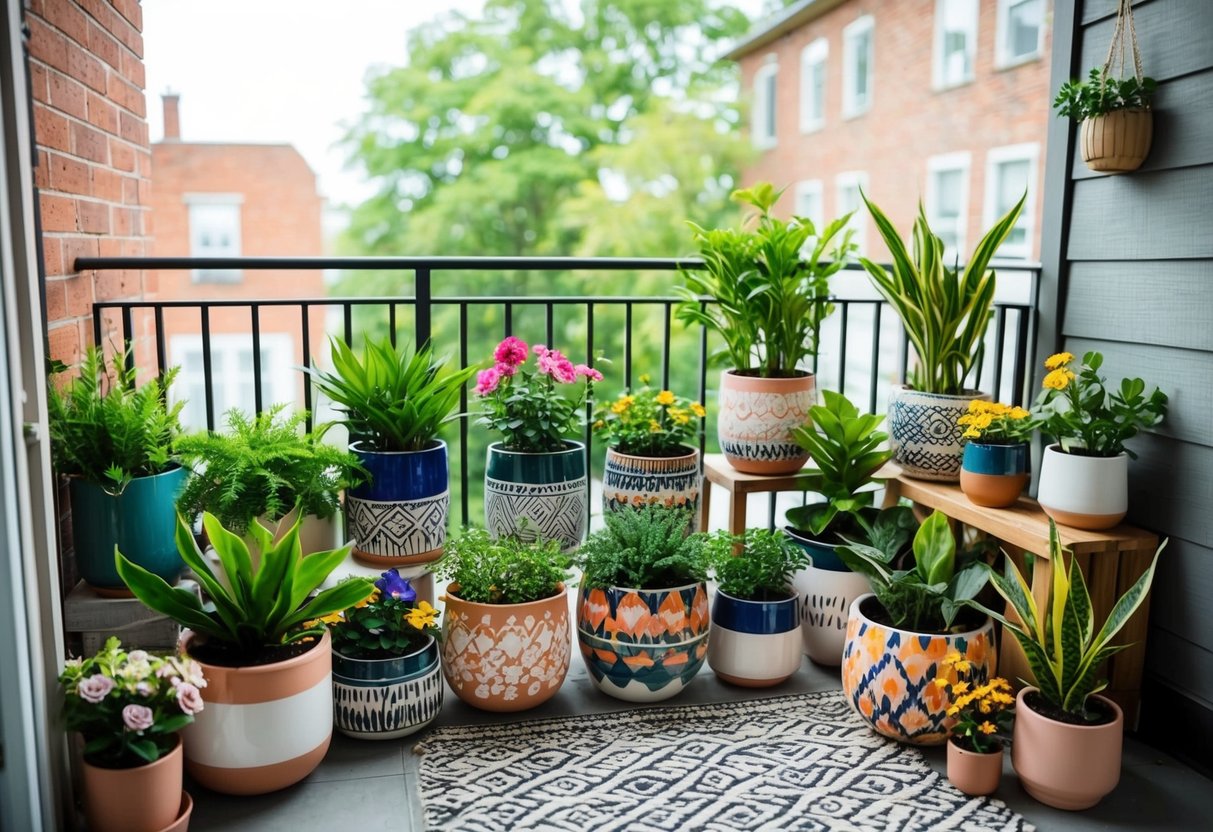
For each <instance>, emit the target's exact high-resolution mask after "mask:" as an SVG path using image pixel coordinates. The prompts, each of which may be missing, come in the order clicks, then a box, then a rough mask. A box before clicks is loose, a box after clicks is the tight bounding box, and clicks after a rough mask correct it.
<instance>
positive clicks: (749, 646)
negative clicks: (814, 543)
mask: <svg viewBox="0 0 1213 832" xmlns="http://www.w3.org/2000/svg"><path fill="white" fill-rule="evenodd" d="M739 543H740V544H741V552H740V553H734V547H735V546H736V545H737V544H739ZM704 556H705V558H706V560H707V563H708V564H709V568H710V570H711V573H712V577H713V579H714V580H715V581H716V595H715V597H714V598H713V599H712V637H711V638H710V639H709V640H708V665H709V666H710V667H711V668H712V670H713V672H715V674H716V675H717V676H719V677H720V678H721V679H723V680H724V681H726V682H730V683H732V684H734V685H741V686H743V687H749V688H766V687H771V686H773V685H778V684H779V683H781V682H783V681H786V680H787V679H788V678H789V677H791V676H792V674H794V673H795V672H796V671H797V670H799V669H800V662H801V655H802V653H801V636H800V610H799V609H798V608H799V602H800V597H799V595H798V594H797V593H796V592H795V591H794V590H793V589H792V573H793V572H795V571H796V570H797V569H799V568H801V567H803V566H804V565H805V564H806V563H808V559H809V557H808V555H806V554H805V552H804V550H803V549H801V548H800V547H798V546H796V545H795V544H794V543H792V542H791V541H790V540H788V538H787V536H786V535H784V534H781V533H779V532H777V531H768V530H766V529H749V530H747V531H746V533H745V534H744V535H741V536H740V537H735V536H734V535H732V534H729V533H728V532H717V533H716V534H713V535H710V536H709V537H708V539H707V542H706V545H705V547H704Z"/></svg>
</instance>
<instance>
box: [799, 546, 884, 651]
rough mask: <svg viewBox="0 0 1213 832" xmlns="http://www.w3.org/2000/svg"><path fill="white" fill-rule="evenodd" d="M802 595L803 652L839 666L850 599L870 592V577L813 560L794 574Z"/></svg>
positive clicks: (801, 630) (845, 637) (801, 629)
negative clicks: (820, 566)
mask: <svg viewBox="0 0 1213 832" xmlns="http://www.w3.org/2000/svg"><path fill="white" fill-rule="evenodd" d="M792 588H793V589H795V590H796V592H797V593H798V594H799V596H800V636H801V641H802V648H803V650H804V654H805V655H806V656H808V657H809V658H810V659H812V660H813V661H815V662H816V663H817V664H824V665H828V666H829V667H838V666H839V665H840V664H842V648H843V646H844V645H845V644H846V640H847V618H848V616H849V614H850V609H851V602H852V601H854V600H855V599H856V598H858V597H859V596H860V595H863V594H865V593H868V592H871V591H872V587H871V585H870V584H869V583H868V579H867V578H865V577H864V576H863V575H860V574H859V573H858V572H852V571H850V570H849V569H848V570H845V571H835V570H831V569H818V568H817V567H815V566H813V565H812V564H811V563H810V564H809V566H807V567H805V568H804V569H801V570H799V571H797V572H796V574H794V575H793V576H792Z"/></svg>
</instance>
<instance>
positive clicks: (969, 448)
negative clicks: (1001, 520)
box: [960, 442, 1028, 508]
mask: <svg viewBox="0 0 1213 832" xmlns="http://www.w3.org/2000/svg"><path fill="white" fill-rule="evenodd" d="M1027 483H1028V445H1027V443H1026V442H1025V443H1020V444H1018V445H986V444H983V443H980V442H970V443H968V444H967V445H965V449H964V459H963V460H962V463H961V468H960V490H961V491H963V492H964V493H965V496H966V497H968V498H969V501H970V502H972V503H975V504H976V505H979V506H988V507H991V508H1006V507H1007V506H1012V505H1014V504H1015V502H1016V501H1017V500H1018V499H1019V495H1020V494H1021V493H1022V492H1023V488H1024V486H1025V485H1027Z"/></svg>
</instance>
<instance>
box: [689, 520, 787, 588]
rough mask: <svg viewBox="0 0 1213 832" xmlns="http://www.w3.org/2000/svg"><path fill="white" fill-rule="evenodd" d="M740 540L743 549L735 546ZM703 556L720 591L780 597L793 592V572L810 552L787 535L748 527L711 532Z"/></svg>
mask: <svg viewBox="0 0 1213 832" xmlns="http://www.w3.org/2000/svg"><path fill="white" fill-rule="evenodd" d="M737 544H741V551H740V552H736V553H735V547H736V546H737ZM703 551H704V558H705V560H706V563H707V564H708V567H709V569H710V570H711V573H712V577H713V578H715V580H716V583H717V585H718V586H719V588H720V591H721V592H726V593H728V594H729V595H732V596H733V597H735V598H742V599H744V600H747V601H781V600H784V599H786V598H787V597H788V595H789V593H790V592H791V589H790V587H791V585H792V573H794V572H795V571H796V570H798V569H803V568H804V567H806V566H808V565H809V556H808V553H806V552H805V551H804V550H803V549H801V548H800V547H799V546H797V545H796V544H794V543H792V541H790V540H788V538H787V535H784V534H782V533H780V532H777V531H770V530H768V529H747V530H746V532H745V534H743V535H733V534H730V533H729V532H727V531H719V532H716V533H715V534H711V535H708V537H707V539H706V541H705V543H704V549H703Z"/></svg>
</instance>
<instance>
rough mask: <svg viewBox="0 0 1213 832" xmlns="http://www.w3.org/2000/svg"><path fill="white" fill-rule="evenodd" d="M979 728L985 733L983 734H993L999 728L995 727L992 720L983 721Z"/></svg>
mask: <svg viewBox="0 0 1213 832" xmlns="http://www.w3.org/2000/svg"><path fill="white" fill-rule="evenodd" d="M977 730H978V731H981V733H983V734H993V733H994V732H995V731H997V730H998V729H997V728H995V727H994V724H993V723H992V722H989V721H988V720H987V721H986V722H983V723H981V725H979V726H978V728H977Z"/></svg>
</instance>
